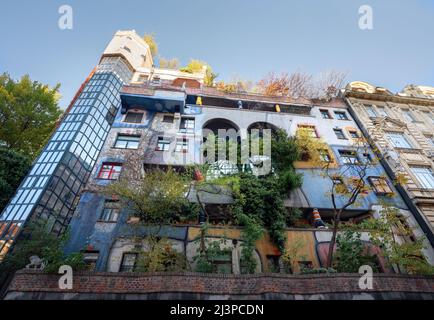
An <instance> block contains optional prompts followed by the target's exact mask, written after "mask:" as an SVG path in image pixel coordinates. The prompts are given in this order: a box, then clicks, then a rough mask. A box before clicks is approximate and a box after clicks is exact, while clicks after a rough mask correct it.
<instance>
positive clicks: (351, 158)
mask: <svg viewBox="0 0 434 320" xmlns="http://www.w3.org/2000/svg"><path fill="white" fill-rule="evenodd" d="M339 155H340V156H341V159H342V162H343V163H344V164H357V163H358V162H359V158H358V157H357V154H356V152H355V151H352V150H339Z"/></svg>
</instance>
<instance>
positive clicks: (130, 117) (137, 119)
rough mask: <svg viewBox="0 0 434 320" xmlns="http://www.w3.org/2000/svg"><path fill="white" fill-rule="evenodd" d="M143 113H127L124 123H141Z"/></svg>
mask: <svg viewBox="0 0 434 320" xmlns="http://www.w3.org/2000/svg"><path fill="white" fill-rule="evenodd" d="M142 120H143V112H128V113H127V115H126V116H125V120H124V122H128V123H142Z"/></svg>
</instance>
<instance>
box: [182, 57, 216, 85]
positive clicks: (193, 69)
mask: <svg viewBox="0 0 434 320" xmlns="http://www.w3.org/2000/svg"><path fill="white" fill-rule="evenodd" d="M203 67H206V71H205V80H204V83H205V85H207V86H213V85H214V80H215V79H216V78H217V77H218V74H217V73H214V72H213V70H212V68H211V66H210V65H209V64H208V63H206V62H204V61H201V60H196V59H191V60H190V62H189V63H188V65H187V66H185V67H183V68H181V69H179V70H180V71H183V72H188V73H197V72H201V71H202V70H203Z"/></svg>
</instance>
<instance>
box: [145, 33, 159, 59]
mask: <svg viewBox="0 0 434 320" xmlns="http://www.w3.org/2000/svg"><path fill="white" fill-rule="evenodd" d="M143 40H145V42H146V43H147V44H148V46H149V50H151V55H152V57H153V58H155V57H156V56H157V54H158V43H157V42H156V41H155V35H154V34H153V33H147V34H145V35H144V36H143Z"/></svg>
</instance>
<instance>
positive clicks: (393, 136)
mask: <svg viewBox="0 0 434 320" xmlns="http://www.w3.org/2000/svg"><path fill="white" fill-rule="evenodd" d="M386 137H387V139H389V141H390V143H391V144H392V145H393V146H394V147H395V148H407V149H409V148H411V145H410V143H409V142H408V140H407V139H406V138H405V136H404V134H402V133H399V132H389V133H386Z"/></svg>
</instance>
